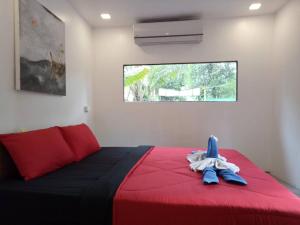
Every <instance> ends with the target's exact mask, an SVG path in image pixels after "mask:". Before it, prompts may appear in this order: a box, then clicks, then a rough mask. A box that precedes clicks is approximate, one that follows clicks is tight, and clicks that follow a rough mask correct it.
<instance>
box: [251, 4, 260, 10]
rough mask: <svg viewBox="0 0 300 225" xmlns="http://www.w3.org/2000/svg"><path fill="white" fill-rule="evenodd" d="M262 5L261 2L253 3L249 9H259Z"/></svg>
mask: <svg viewBox="0 0 300 225" xmlns="http://www.w3.org/2000/svg"><path fill="white" fill-rule="evenodd" d="M260 7H261V3H253V4H251V5H250V7H249V10H251V11H253V10H259V9H260Z"/></svg>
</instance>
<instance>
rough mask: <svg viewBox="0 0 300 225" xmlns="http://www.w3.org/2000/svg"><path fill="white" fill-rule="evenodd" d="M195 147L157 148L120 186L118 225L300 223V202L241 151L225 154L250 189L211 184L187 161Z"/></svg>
mask: <svg viewBox="0 0 300 225" xmlns="http://www.w3.org/2000/svg"><path fill="white" fill-rule="evenodd" d="M192 150H194V149H191V148H174V147H172V148H168V147H155V148H153V149H152V151H150V152H148V153H147V156H146V157H144V158H143V159H142V160H140V161H139V162H138V163H137V164H136V166H135V167H134V168H133V169H132V170H131V172H130V173H129V174H128V176H127V177H126V178H125V179H124V181H123V182H122V184H121V185H120V187H119V189H118V191H117V193H116V196H115V198H114V205H113V207H114V208H113V224H114V225H299V224H300V199H299V198H298V197H296V196H295V195H294V194H292V193H291V192H290V191H288V190H287V189H286V188H285V187H283V186H282V185H281V184H279V183H278V182H277V181H276V180H275V179H273V178H272V177H271V176H270V175H268V174H266V173H265V172H264V171H263V170H261V169H260V168H258V167H257V166H255V165H254V164H253V163H252V162H251V161H250V160H248V159H247V158H246V157H245V156H243V155H242V154H240V153H239V152H237V151H235V150H224V149H223V150H221V151H220V154H222V155H223V156H225V157H226V158H227V159H228V161H229V162H233V163H235V164H236V165H238V166H239V167H240V169H241V172H240V175H241V176H242V177H244V178H245V179H246V180H247V181H248V185H247V186H238V185H234V184H229V183H226V182H224V181H223V180H222V179H221V178H220V184H218V185H213V186H207V185H204V184H202V181H201V175H200V174H199V173H195V172H193V171H191V170H189V168H188V162H187V161H186V160H185V157H186V155H187V154H189V153H191V151H192Z"/></svg>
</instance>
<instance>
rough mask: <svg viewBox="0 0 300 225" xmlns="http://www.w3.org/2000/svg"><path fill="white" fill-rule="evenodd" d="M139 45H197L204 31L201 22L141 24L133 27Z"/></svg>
mask: <svg viewBox="0 0 300 225" xmlns="http://www.w3.org/2000/svg"><path fill="white" fill-rule="evenodd" d="M133 30H134V40H135V43H136V44H138V45H141V46H143V45H160V44H197V43H200V42H201V41H202V37H203V31H202V25H201V23H200V21H199V20H186V21H172V22H156V23H139V24H135V25H134V26H133Z"/></svg>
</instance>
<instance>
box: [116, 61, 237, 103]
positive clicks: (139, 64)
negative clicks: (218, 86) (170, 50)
mask: <svg viewBox="0 0 300 225" xmlns="http://www.w3.org/2000/svg"><path fill="white" fill-rule="evenodd" d="M209 63H236V99H235V101H166V100H162V101H133V102H130V101H126V99H125V95H124V89H125V67H126V66H156V65H157V66H158V65H159V66H160V65H176V64H177V65H178V64H181V65H186V64H209ZM122 88H123V90H122V92H123V102H124V103H238V102H239V61H238V60H224V61H207V62H175V63H133V64H123V86H122Z"/></svg>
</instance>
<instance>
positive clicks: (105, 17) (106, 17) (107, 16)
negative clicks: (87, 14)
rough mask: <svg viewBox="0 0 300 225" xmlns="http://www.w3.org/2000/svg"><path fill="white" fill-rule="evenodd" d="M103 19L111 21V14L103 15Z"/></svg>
mask: <svg viewBox="0 0 300 225" xmlns="http://www.w3.org/2000/svg"><path fill="white" fill-rule="evenodd" d="M101 18H102V19H103V20H110V19H111V15H110V14H109V13H101Z"/></svg>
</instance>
